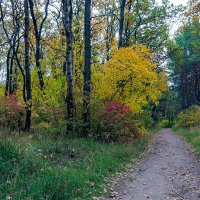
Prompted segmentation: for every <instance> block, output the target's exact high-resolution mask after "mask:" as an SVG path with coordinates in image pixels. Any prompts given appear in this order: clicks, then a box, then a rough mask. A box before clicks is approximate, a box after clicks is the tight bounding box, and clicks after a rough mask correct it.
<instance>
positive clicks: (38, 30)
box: [29, 0, 49, 90]
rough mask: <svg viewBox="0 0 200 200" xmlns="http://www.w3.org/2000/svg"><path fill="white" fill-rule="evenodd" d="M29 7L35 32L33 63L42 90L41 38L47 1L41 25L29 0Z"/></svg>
mask: <svg viewBox="0 0 200 200" xmlns="http://www.w3.org/2000/svg"><path fill="white" fill-rule="evenodd" d="M29 5H30V13H31V17H32V20H33V26H34V32H35V63H36V67H37V72H38V78H39V82H40V88H41V90H43V88H44V79H43V71H42V69H41V64H40V59H41V58H42V52H41V51H42V48H41V39H42V38H41V37H42V29H43V26H44V23H45V21H46V19H47V16H48V6H49V0H47V1H46V4H45V14H44V18H43V19H41V23H40V24H39V25H38V21H39V20H38V18H37V17H36V16H35V12H34V2H33V0H29Z"/></svg>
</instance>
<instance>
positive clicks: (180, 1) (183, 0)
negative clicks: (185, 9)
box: [156, 0, 187, 5]
mask: <svg viewBox="0 0 200 200" xmlns="http://www.w3.org/2000/svg"><path fill="white" fill-rule="evenodd" d="M156 1H157V2H159V3H161V2H162V0H156ZM170 1H171V2H172V3H173V4H174V5H180V4H183V5H186V3H187V0H170Z"/></svg>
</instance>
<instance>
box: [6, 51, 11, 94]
mask: <svg viewBox="0 0 200 200" xmlns="http://www.w3.org/2000/svg"><path fill="white" fill-rule="evenodd" d="M10 55H11V47H10V48H9V50H8V53H7V58H6V90H5V95H6V96H8V95H9V83H10V81H9V80H10Z"/></svg>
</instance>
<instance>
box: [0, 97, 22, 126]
mask: <svg viewBox="0 0 200 200" xmlns="http://www.w3.org/2000/svg"><path fill="white" fill-rule="evenodd" d="M24 117H25V108H24V107H23V106H22V105H19V103H18V101H17V98H16V97H15V96H14V95H9V96H8V97H6V98H3V99H1V100H0V126H4V127H9V128H12V129H15V128H22V126H23V121H24Z"/></svg>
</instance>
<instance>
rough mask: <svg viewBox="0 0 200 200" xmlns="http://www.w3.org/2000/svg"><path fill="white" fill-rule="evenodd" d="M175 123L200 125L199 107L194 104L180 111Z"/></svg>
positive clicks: (178, 125) (188, 125) (186, 125)
mask: <svg viewBox="0 0 200 200" xmlns="http://www.w3.org/2000/svg"><path fill="white" fill-rule="evenodd" d="M175 125H176V126H177V127H192V126H197V125H200V107H199V106H197V105H194V106H191V107H189V108H187V109H185V110H183V111H182V112H180V113H179V114H178V117H177V120H176V123H175Z"/></svg>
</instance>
